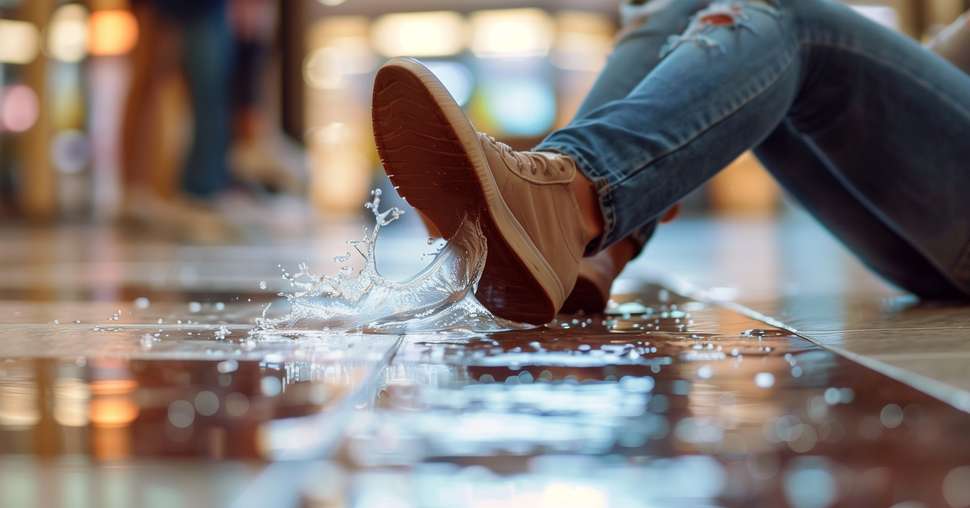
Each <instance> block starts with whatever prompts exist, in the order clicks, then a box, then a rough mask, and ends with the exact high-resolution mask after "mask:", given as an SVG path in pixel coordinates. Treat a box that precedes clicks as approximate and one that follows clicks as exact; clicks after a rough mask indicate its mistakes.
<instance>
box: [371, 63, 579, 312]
mask: <svg viewBox="0 0 970 508" xmlns="http://www.w3.org/2000/svg"><path fill="white" fill-rule="evenodd" d="M373 122H374V138H375V140H376V142H377V149H378V152H379V153H380V157H381V161H382V162H383V163H384V167H385V170H386V171H387V172H388V176H389V177H390V179H391V182H393V183H394V185H395V186H396V187H397V189H398V192H399V193H400V194H401V196H402V197H404V198H405V199H406V200H407V201H408V203H410V204H411V205H412V206H414V207H415V208H417V209H418V210H420V211H421V212H422V213H423V214H424V215H425V216H426V217H427V218H428V219H429V220H430V221H431V222H433V223H434V225H435V226H436V227H437V228H438V229H439V230H440V231H441V233H442V234H443V235H444V236H445V237H446V238H450V237H451V236H453V235H454V234H455V232H456V231H457V230H458V227H459V226H460V225H461V222H462V220H463V219H464V218H465V217H466V216H468V217H476V216H477V217H479V219H480V220H481V225H482V230H483V232H484V234H485V237H486V239H487V241H488V258H487V260H486V262H485V271H484V273H483V274H482V279H481V281H480V282H479V285H478V291H477V292H476V296H477V297H478V300H479V301H480V302H481V303H482V305H484V306H485V307H486V308H487V309H489V310H490V311H491V312H492V313H493V314H495V315H496V316H499V317H502V318H505V319H510V320H512V321H518V322H524V323H533V324H542V323H547V322H549V321H550V320H552V319H553V318H554V317H555V315H556V312H557V311H558V310H559V306H560V305H561V304H562V302H563V301H564V300H565V297H566V295H565V294H564V293H565V291H564V289H563V286H562V282H561V281H560V280H559V277H558V276H557V275H556V273H555V271H554V270H553V269H552V268H551V267H550V266H549V264H548V262H547V261H546V260H545V258H544V257H543V256H542V254H541V253H540V252H539V250H538V248H537V247H536V246H535V244H534V243H533V242H532V240H531V239H530V238H529V235H528V233H526V231H525V229H524V228H523V227H522V225H521V224H519V222H518V221H517V220H516V219H515V216H514V215H513V214H512V211H511V210H509V208H508V205H507V204H506V203H505V200H504V199H503V198H502V195H501V193H500V191H499V189H498V185H497V184H496V182H495V178H494V176H493V175H492V172H491V170H490V169H489V166H488V162H487V159H486V157H485V153H484V150H483V149H482V146H481V144H480V141H479V139H478V135H477V133H476V132H475V130H474V128H473V127H472V126H471V124H470V123H469V122H468V120H467V119H466V118H465V115H464V112H463V111H462V110H461V108H460V107H459V106H458V104H456V103H455V102H454V99H452V97H451V95H450V94H449V92H448V91H447V89H445V87H444V85H442V84H441V82H440V81H438V79H437V78H436V77H435V76H434V74H432V73H431V71H429V70H428V69H427V68H426V67H424V66H423V65H421V64H420V63H419V62H417V61H416V60H412V59H395V60H392V61H391V62H389V63H388V64H386V65H385V66H384V67H382V68H381V70H380V71H379V72H378V73H377V78H376V81H375V84H374V108H373Z"/></svg>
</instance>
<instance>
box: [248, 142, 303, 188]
mask: <svg viewBox="0 0 970 508" xmlns="http://www.w3.org/2000/svg"><path fill="white" fill-rule="evenodd" d="M229 159H230V167H232V171H233V176H235V177H236V179H237V180H239V182H241V183H243V184H246V185H250V186H254V187H256V188H259V189H263V190H267V191H269V192H271V193H282V194H290V195H294V196H299V195H302V194H304V193H305V192H306V188H307V178H308V177H307V175H308V173H309V171H308V170H307V166H308V164H307V160H306V154H305V153H304V152H303V149H301V148H300V147H298V146H297V145H296V144H295V143H293V142H292V141H290V140H289V139H287V138H286V136H284V135H283V134H279V133H272V134H267V135H265V136H264V137H261V138H259V139H257V140H249V141H237V142H236V144H235V145H234V146H233V147H232V150H230V154H229Z"/></svg>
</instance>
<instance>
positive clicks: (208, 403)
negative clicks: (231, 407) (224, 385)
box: [195, 390, 219, 416]
mask: <svg viewBox="0 0 970 508" xmlns="http://www.w3.org/2000/svg"><path fill="white" fill-rule="evenodd" d="M195 410H196V411H197V412H198V413H199V414H200V415H202V416H212V415H214V414H216V412H217V411H219V397H218V396H217V395H216V394H214V393H212V392H210V391H208V390H203V391H201V392H199V393H198V394H196V396H195Z"/></svg>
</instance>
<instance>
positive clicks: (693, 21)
mask: <svg viewBox="0 0 970 508" xmlns="http://www.w3.org/2000/svg"><path fill="white" fill-rule="evenodd" d="M634 3H635V2H634ZM641 3H642V2H641ZM629 7H630V8H633V6H632V5H631V6H629ZM637 8H639V9H641V10H642V11H643V12H644V15H645V18H643V19H642V20H641V23H640V24H638V25H637V26H635V27H634V28H632V29H629V30H627V31H626V32H625V34H624V35H622V36H621V40H620V42H619V43H618V45H617V47H616V49H615V51H614V53H613V55H612V56H611V57H610V60H609V62H608V64H607V67H606V69H605V70H604V72H603V74H602V75H601V76H600V78H599V79H598V81H597V83H596V85H595V86H594V88H593V90H592V92H591V93H590V95H589V97H588V98H587V100H586V102H585V104H584V105H583V106H582V108H581V110H580V112H579V114H578V115H577V117H576V119H575V120H574V121H573V122H572V123H571V124H570V125H568V126H567V127H565V128H563V129H561V130H559V131H556V132H554V133H552V134H551V135H550V136H549V137H548V138H547V139H546V140H545V141H543V142H542V144H540V145H539V146H538V147H537V150H547V151H554V152H559V153H563V154H566V155H569V156H571V157H572V158H573V159H575V160H576V162H577V164H578V165H579V167H580V169H581V171H582V172H583V173H584V174H585V175H586V176H587V177H588V178H589V179H590V180H591V181H592V182H593V183H594V184H595V185H596V187H597V190H598V195H599V198H600V204H601V210H602V213H603V218H604V222H605V229H604V234H603V235H602V237H601V239H600V241H599V243H598V246H597V249H596V250H601V249H603V248H605V247H607V246H609V245H611V244H613V243H616V242H618V241H620V240H623V239H624V238H628V237H631V236H632V237H634V238H638V239H640V240H641V241H645V240H646V239H647V237H648V236H649V234H650V232H651V231H652V230H653V227H654V226H655V224H656V221H657V218H658V217H659V216H660V215H661V214H662V213H663V212H664V211H665V210H667V209H668V208H669V207H671V206H672V205H674V204H675V203H677V202H678V201H679V200H681V199H682V198H683V197H684V196H686V195H687V194H688V193H690V192H691V191H692V190H694V189H696V188H697V187H698V186H700V185H701V184H703V183H704V182H706V181H707V180H708V179H710V178H711V177H712V176H714V175H715V174H716V173H717V172H719V171H720V170H721V169H722V168H724V167H725V166H726V165H728V164H729V163H730V162H731V161H732V160H734V159H735V158H736V157H738V156H739V155H741V154H742V153H743V152H744V151H745V150H748V149H751V148H754V151H755V154H756V155H757V156H758V158H759V159H760V160H761V162H762V163H763V164H764V166H765V167H766V168H767V169H768V170H769V171H770V172H771V173H772V175H773V176H774V178H775V179H776V180H778V182H779V183H780V184H781V185H782V186H783V187H784V188H785V189H786V190H787V191H788V192H789V193H790V194H791V195H792V196H793V197H794V198H795V199H797V200H798V201H799V202H800V203H801V204H802V205H803V206H804V207H805V208H806V209H807V210H808V211H809V212H810V213H811V214H812V215H814V216H815V218H816V219H818V220H819V221H820V222H821V223H822V224H824V225H825V226H826V228H827V229H828V230H829V231H831V232H832V234H833V235H835V236H836V237H838V238H839V239H840V240H841V241H842V242H843V243H844V244H845V245H846V246H847V247H848V248H849V249H850V250H851V251H853V252H854V253H855V254H856V255H857V256H858V257H859V258H860V259H861V260H862V261H863V262H864V263H865V264H866V265H868V266H869V267H870V268H871V269H872V270H874V271H875V272H877V273H878V274H880V275H881V276H883V277H884V278H886V279H887V280H888V281H889V282H891V283H893V284H895V285H897V286H899V287H901V288H903V289H905V290H908V291H911V292H913V293H916V294H917V295H919V296H922V297H927V298H953V297H966V296H968V295H970V141H968V139H967V136H968V133H970V77H968V76H967V75H965V74H964V73H963V72H961V71H960V70H959V69H957V68H956V67H954V66H953V65H951V64H949V63H948V62H946V61H945V60H943V59H942V58H940V57H938V56H936V55H934V54H932V53H931V52H929V51H927V50H925V49H924V48H922V47H921V46H919V45H918V44H916V43H915V42H913V41H911V40H910V39H908V38H906V37H904V36H902V35H899V34H896V33H894V32H892V31H891V30H889V29H886V28H883V27H881V26H878V25H876V24H875V23H873V22H871V21H869V20H867V19H865V18H863V17H862V16H860V15H858V14H856V13H855V12H854V11H852V10H851V9H850V8H848V7H846V6H844V5H842V4H840V3H838V2H836V1H834V0H760V1H759V0H718V1H711V0H652V1H650V2H646V5H643V6H638V7H637Z"/></svg>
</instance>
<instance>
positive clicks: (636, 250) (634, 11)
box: [562, 0, 710, 314]
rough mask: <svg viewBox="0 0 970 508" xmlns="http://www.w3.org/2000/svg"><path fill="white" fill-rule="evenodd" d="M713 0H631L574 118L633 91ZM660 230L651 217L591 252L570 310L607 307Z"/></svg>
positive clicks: (568, 306)
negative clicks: (672, 40) (623, 276)
mask: <svg viewBox="0 0 970 508" xmlns="http://www.w3.org/2000/svg"><path fill="white" fill-rule="evenodd" d="M709 4H710V0H679V1H674V0H649V1H646V2H642V1H639V2H638V1H635V0H627V1H626V2H625V3H624V4H623V5H622V7H621V17H622V18H623V28H622V29H621V30H620V33H619V34H618V35H617V37H616V44H615V46H614V49H613V52H612V53H611V54H610V57H609V59H608V60H607V63H606V66H605V67H604V68H603V70H602V71H601V72H600V74H599V76H598V77H597V79H596V82H595V83H594V84H593V87H592V89H591V90H590V92H589V93H588V94H587V95H586V97H585V98H584V100H583V102H582V104H581V105H580V107H579V109H578V110H577V112H576V115H575V116H574V118H573V123H575V122H577V121H579V120H581V119H582V118H583V117H585V116H586V115H589V114H591V113H592V112H594V111H596V110H597V109H598V108H600V107H601V106H604V105H606V104H608V103H610V102H613V101H616V100H619V99H623V98H624V97H626V96H627V95H629V94H630V92H631V91H632V90H633V89H634V88H635V87H636V86H637V85H638V84H640V82H641V81H643V78H644V77H645V76H646V75H647V74H649V73H650V72H651V71H653V69H654V68H655V67H656V66H657V65H658V64H659V63H660V61H661V53H662V51H663V48H664V46H665V45H666V44H667V41H668V40H669V39H670V38H671V37H673V36H675V35H676V34H679V33H681V32H683V31H684V29H686V28H687V26H688V25H689V24H690V20H691V17H692V16H693V15H694V14H696V13H697V12H698V11H699V10H701V9H703V8H704V7H706V6H707V5H709ZM656 230H657V221H650V222H649V223H647V224H645V225H643V226H641V227H639V228H637V229H636V230H634V231H633V232H631V233H630V234H629V235H627V237H626V238H625V239H624V240H623V241H620V242H618V243H616V244H614V245H611V246H610V247H609V248H607V249H605V250H604V251H602V252H600V253H598V254H596V255H595V256H590V257H587V258H585V259H584V260H583V262H582V264H581V265H580V270H579V279H578V280H577V281H576V287H575V288H573V291H572V293H570V295H569V298H568V299H567V300H566V303H565V304H564V305H563V309H562V311H563V312H564V313H567V314H572V313H577V312H580V311H581V312H585V313H588V314H591V313H597V312H601V311H603V309H605V308H606V305H607V303H608V301H609V297H610V289H611V287H612V284H613V281H614V280H616V278H617V277H619V275H620V273H621V272H622V271H623V269H624V268H626V265H627V264H628V263H629V262H630V261H631V260H633V258H635V257H637V256H639V255H640V254H642V253H643V250H644V248H645V247H646V245H647V242H649V240H650V239H651V238H652V237H653V234H654V232H656Z"/></svg>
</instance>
